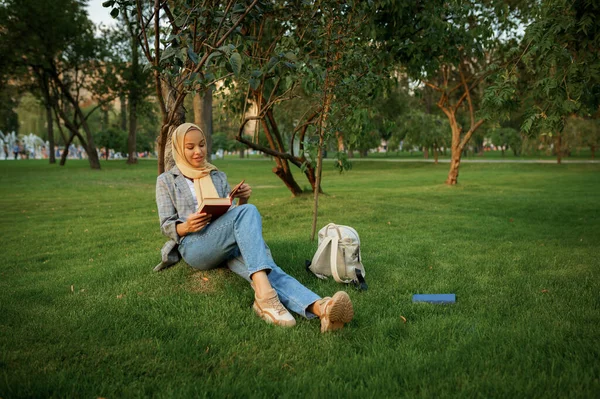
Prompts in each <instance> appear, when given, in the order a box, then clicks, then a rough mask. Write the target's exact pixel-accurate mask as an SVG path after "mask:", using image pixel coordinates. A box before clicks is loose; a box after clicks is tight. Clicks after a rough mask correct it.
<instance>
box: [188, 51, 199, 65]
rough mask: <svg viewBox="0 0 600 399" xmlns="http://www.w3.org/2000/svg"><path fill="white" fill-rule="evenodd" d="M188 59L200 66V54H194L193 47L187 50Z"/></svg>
mask: <svg viewBox="0 0 600 399" xmlns="http://www.w3.org/2000/svg"><path fill="white" fill-rule="evenodd" d="M187 54H188V58H189V59H190V60H192V62H193V63H194V64H198V54H196V53H194V50H192V48H191V47H188V50H187Z"/></svg>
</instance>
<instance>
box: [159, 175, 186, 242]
mask: <svg viewBox="0 0 600 399" xmlns="http://www.w3.org/2000/svg"><path fill="white" fill-rule="evenodd" d="M166 180H167V179H166V178H164V176H163V175H161V176H159V177H158V179H157V180H156V205H157V206H158V217H159V219H160V231H161V232H162V233H163V234H164V235H165V236H167V237H169V238H171V239H172V240H174V241H175V242H176V243H178V244H179V243H180V242H181V237H180V236H179V234H177V223H183V222H185V220H184V219H182V218H180V217H179V213H178V212H177V208H175V198H174V185H173V183H172V182H171V183H169V182H168V181H166Z"/></svg>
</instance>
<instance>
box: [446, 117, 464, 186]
mask: <svg viewBox="0 0 600 399" xmlns="http://www.w3.org/2000/svg"><path fill="white" fill-rule="evenodd" d="M448 118H449V121H450V128H451V129H452V145H451V147H450V148H451V154H450V171H449V172H448V178H447V179H446V184H448V185H451V186H453V185H455V184H456V183H458V168H459V167H460V158H461V156H462V151H463V147H461V145H460V134H461V132H462V129H461V128H460V126H459V125H458V123H457V122H456V118H455V115H454V114H450V115H448Z"/></svg>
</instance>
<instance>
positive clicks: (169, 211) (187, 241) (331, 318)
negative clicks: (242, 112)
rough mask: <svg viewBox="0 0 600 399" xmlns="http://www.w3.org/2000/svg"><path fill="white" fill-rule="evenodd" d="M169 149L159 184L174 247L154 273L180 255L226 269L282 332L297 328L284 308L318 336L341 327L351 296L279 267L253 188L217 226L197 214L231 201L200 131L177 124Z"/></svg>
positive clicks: (197, 264) (165, 227) (349, 313)
mask: <svg viewBox="0 0 600 399" xmlns="http://www.w3.org/2000/svg"><path fill="white" fill-rule="evenodd" d="M172 149H173V158H174V159H175V164H176V165H177V166H176V167H173V168H172V169H171V170H169V171H167V172H165V173H163V174H161V175H160V176H159V177H158V180H157V182H156V202H157V204H158V215H159V217H160V227H161V231H162V232H163V234H164V235H166V236H167V237H169V238H170V241H168V242H167V243H166V244H165V246H164V247H163V249H162V255H163V261H162V262H161V263H160V264H159V265H158V266H157V267H156V268H155V270H162V269H164V268H166V267H168V266H170V265H172V264H174V263H176V262H177V261H178V260H179V259H180V256H181V257H183V259H184V260H185V261H186V262H187V263H188V264H189V265H190V266H192V267H194V268H197V269H200V270H208V269H213V268H216V267H218V266H219V265H221V264H223V263H226V264H227V266H228V267H229V269H231V270H232V271H233V272H235V273H236V274H239V275H240V276H242V277H243V278H245V279H246V280H248V281H249V282H250V284H251V286H252V288H253V289H254V305H253V309H254V311H255V312H256V314H257V315H258V316H260V317H261V318H262V319H264V320H265V321H266V322H267V323H273V324H276V325H279V326H285V327H292V326H294V325H295V324H296V320H295V319H294V317H293V316H292V315H291V314H290V313H289V312H288V310H287V309H290V310H292V311H293V312H296V313H298V314H300V315H302V316H304V317H306V318H312V317H314V316H317V317H319V318H320V319H321V332H326V331H331V330H337V329H339V328H342V327H343V326H344V323H348V322H349V321H350V320H351V319H352V317H353V314H354V313H353V309H352V302H351V301H350V297H349V296H348V294H347V293H346V292H344V291H339V292H337V293H336V294H335V295H333V297H331V298H330V297H326V298H320V297H319V296H318V295H317V294H315V293H314V292H312V291H310V290H309V289H308V288H306V287H304V286H303V285H302V284H300V283H299V282H298V281H297V280H296V279H294V278H293V277H290V276H289V275H287V274H286V273H285V272H284V271H283V270H281V268H279V267H278V266H277V265H276V264H275V262H274V261H273V258H272V257H271V254H270V252H269V249H268V248H267V245H266V244H265V242H264V240H263V236H262V221H261V217H260V214H259V213H258V210H257V209H256V207H255V206H254V205H251V204H248V199H249V198H250V194H252V189H251V188H250V186H249V185H247V184H243V185H242V186H241V187H240V189H239V191H238V192H237V193H236V194H235V195H234V198H237V199H238V201H239V203H238V206H233V207H232V208H231V209H229V211H227V213H225V214H224V215H222V216H221V217H219V218H217V219H216V220H211V215H208V214H205V213H198V212H197V209H198V198H204V197H207V198H214V197H226V196H227V195H228V193H229V191H230V188H229V184H228V183H227V176H226V175H225V173H223V172H221V171H218V170H217V168H216V167H215V166H214V165H211V164H210V163H208V162H206V138H205V137H204V133H202V131H201V130H200V128H199V127H198V126H196V125H194V124H191V123H184V124H182V125H180V126H179V127H178V128H177V129H176V130H175V132H173V137H172ZM286 308H287V309H286Z"/></svg>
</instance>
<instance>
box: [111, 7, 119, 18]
mask: <svg viewBox="0 0 600 399" xmlns="http://www.w3.org/2000/svg"><path fill="white" fill-rule="evenodd" d="M110 16H111V17H113V18H117V17H118V16H119V9H118V8H113V9H112V10H110Z"/></svg>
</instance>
